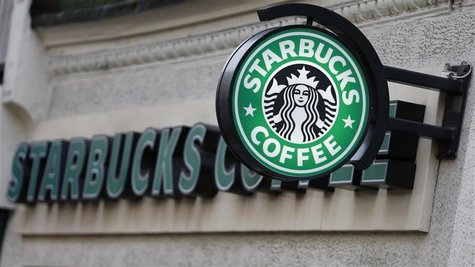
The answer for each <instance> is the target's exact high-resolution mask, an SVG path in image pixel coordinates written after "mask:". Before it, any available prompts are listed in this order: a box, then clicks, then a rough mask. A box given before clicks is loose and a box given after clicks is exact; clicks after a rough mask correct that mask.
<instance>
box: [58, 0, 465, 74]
mask: <svg viewBox="0 0 475 267" xmlns="http://www.w3.org/2000/svg"><path fill="white" fill-rule="evenodd" d="M465 2H468V4H469V3H471V2H473V0H468V1H467V0H466V1H464V3H465ZM462 5H463V4H462ZM328 8H330V9H332V10H333V11H335V12H337V13H339V14H341V15H343V16H345V17H346V18H347V19H349V20H350V21H352V22H353V23H355V24H358V25H359V26H360V27H366V26H370V25H374V24H375V23H381V22H388V21H391V20H399V19H402V18H405V17H413V16H425V15H427V14H431V15H434V14H439V13H441V12H450V10H451V9H452V8H453V6H452V5H451V2H449V1H448V0H360V1H348V2H345V3H342V4H337V5H333V6H329V7H328ZM303 23H304V20H303V19H302V18H286V19H282V20H276V21H270V22H264V23H263V22H256V23H252V24H249V25H245V26H240V27H236V28H232V29H228V30H224V31H219V32H212V33H207V34H203V35H197V36H192V37H186V38H182V39H176V40H172V41H165V42H158V43H150V44H147V45H141V46H133V47H128V48H120V49H111V50H106V51H99V52H91V53H83V54H75V55H61V56H51V57H50V59H49V72H50V73H51V74H53V75H66V74H71V73H76V72H92V71H101V70H108V69H114V68H121V67H127V66H131V65H138V64H145V63H151V62H160V61H166V60H173V59H178V58H183V57H190V56H196V55H202V54H206V53H210V52H213V51H222V50H225V49H232V48H234V47H236V46H237V45H239V43H241V42H242V41H243V40H245V39H246V38H248V37H249V36H251V35H252V34H255V33H257V32H259V31H262V30H264V29H267V28H271V27H277V26H283V25H291V24H303Z"/></svg>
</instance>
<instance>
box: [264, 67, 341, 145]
mask: <svg viewBox="0 0 475 267" xmlns="http://www.w3.org/2000/svg"><path fill="white" fill-rule="evenodd" d="M300 66H302V67H301V68H300V69H297V72H298V76H296V75H295V74H294V73H292V72H290V71H289V70H292V69H295V67H297V68H298V67H300ZM307 69H309V70H307ZM310 70H313V73H315V74H316V75H315V76H311V75H309V73H310ZM289 72H290V77H286V83H285V84H279V83H278V81H277V79H278V78H277V77H275V78H273V79H272V83H271V86H269V88H268V90H266V93H265V94H264V97H263V99H264V110H265V115H266V119H267V121H268V123H269V124H270V126H271V127H272V129H274V131H275V132H277V134H279V135H280V136H281V137H283V138H285V139H286V140H289V141H292V142H294V143H304V142H311V141H313V140H315V139H317V138H318V137H320V136H322V135H323V134H324V133H325V132H326V131H327V130H328V129H329V128H330V127H331V126H332V125H333V122H334V121H335V117H336V113H337V108H338V105H337V101H336V92H335V91H334V87H333V86H332V85H331V84H330V80H329V79H328V78H327V77H326V76H325V75H324V74H323V73H322V72H321V71H319V70H318V69H316V68H313V67H311V66H308V65H301V64H297V65H291V66H290V67H287V68H284V69H283V70H281V71H279V72H277V74H276V75H275V76H285V74H287V73H289ZM308 76H310V77H308ZM317 76H318V77H319V79H316V77H317ZM321 81H323V82H321ZM319 84H324V86H325V88H326V89H323V88H322V89H320V88H318V85H319Z"/></svg>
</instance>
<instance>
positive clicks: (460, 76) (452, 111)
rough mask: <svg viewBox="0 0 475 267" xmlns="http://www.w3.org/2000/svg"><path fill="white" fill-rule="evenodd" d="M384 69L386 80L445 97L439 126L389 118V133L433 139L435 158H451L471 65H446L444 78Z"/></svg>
mask: <svg viewBox="0 0 475 267" xmlns="http://www.w3.org/2000/svg"><path fill="white" fill-rule="evenodd" d="M384 68H385V70H386V79H387V80H388V81H391V82H396V83H401V84H407V85H411V86H416V87H420V88H424V89H430V90H437V91H439V92H441V93H445V94H446V97H445V111H444V117H443V119H442V126H436V125H430V124H424V123H419V122H413V121H408V120H402V119H397V118H389V122H388V128H389V130H392V131H398V132H404V133H411V134H416V135H419V136H422V137H430V138H433V139H435V140H437V141H438V153H437V158H439V159H454V158H455V157H456V156H457V150H458V147H459V142H460V133H461V130H462V123H463V117H464V112H465V104H466V101H467V95H468V88H469V85H470V78H471V75H472V73H471V72H472V66H471V65H470V64H469V63H468V62H462V63H461V64H460V65H456V66H451V65H449V64H446V65H445V68H444V72H445V73H448V74H447V77H446V78H443V77H438V76H434V75H428V74H424V73H418V72H413V71H408V70H403V69H398V68H393V67H388V66H385V67H384Z"/></svg>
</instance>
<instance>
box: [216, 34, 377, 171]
mask: <svg viewBox="0 0 475 267" xmlns="http://www.w3.org/2000/svg"><path fill="white" fill-rule="evenodd" d="M253 38H254V40H252V38H251V39H250V40H252V42H251V43H252V44H251V45H249V46H247V47H246V44H248V43H249V42H250V41H247V42H245V43H244V45H242V46H241V47H240V48H239V49H238V50H236V52H235V54H234V55H233V57H231V59H230V62H228V65H227V66H226V67H227V68H230V67H229V66H230V65H232V64H235V65H234V66H232V68H233V69H234V72H233V73H232V79H229V80H231V82H229V83H228V84H229V90H223V91H225V92H226V93H227V95H224V94H220V92H218V101H219V100H220V99H219V97H222V98H223V100H221V102H219V103H218V110H219V107H220V103H221V106H224V105H223V104H222V103H224V102H225V101H224V100H225V99H224V98H225V97H226V99H228V101H229V102H228V103H229V104H228V105H227V106H226V110H225V112H224V113H223V114H226V115H219V114H218V120H219V121H220V126H221V129H222V132H223V136H224V137H225V139H226V141H227V142H228V144H229V146H230V147H231V149H232V150H233V151H234V152H235V154H236V155H237V156H238V157H239V158H240V159H241V160H242V161H243V162H244V163H247V164H249V165H250V167H251V168H254V169H256V170H257V171H260V172H261V173H264V174H267V173H271V174H275V175H274V176H275V177H298V178H301V179H304V178H314V177H319V176H322V175H326V174H328V173H329V172H331V171H334V170H335V169H336V168H338V167H339V166H341V165H342V164H344V163H346V162H347V161H348V160H349V158H350V157H351V156H352V155H353V154H354V153H355V152H356V151H357V150H358V148H359V145H360V144H361V143H362V140H363V139H364V136H365V134H366V127H367V124H368V117H369V115H368V114H369V103H368V102H369V93H368V87H367V82H366V78H365V75H364V72H363V70H362V68H361V66H360V64H359V63H358V61H357V60H356V57H355V56H354V55H353V54H352V52H351V50H350V49H349V48H348V47H347V46H346V45H344V44H343V43H342V42H340V41H339V40H338V39H337V37H335V36H334V35H332V34H331V33H327V32H324V31H322V30H319V29H316V28H312V27H305V26H298V27H286V28H281V29H274V30H268V31H267V32H264V33H263V34H262V36H256V37H253ZM243 51H244V52H243ZM236 58H239V60H238V61H237V60H236ZM233 60H235V61H233ZM223 81H224V83H226V74H223V78H222V81H221V83H222V84H223ZM224 96H225V97H224ZM228 112H229V115H227V114H228ZM226 116H228V117H227V118H229V119H230V120H231V121H232V122H228V120H229V119H227V118H226ZM223 124H225V125H223ZM223 126H224V127H223ZM229 128H232V130H231V129H229Z"/></svg>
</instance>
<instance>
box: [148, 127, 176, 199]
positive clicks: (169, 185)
mask: <svg viewBox="0 0 475 267" xmlns="http://www.w3.org/2000/svg"><path fill="white" fill-rule="evenodd" d="M181 131H182V129H181V128H173V129H172V131H171V133H170V128H167V129H164V130H163V131H162V132H161V133H160V147H159V149H158V156H157V163H156V165H155V175H154V177H153V187H152V195H153V196H158V195H159V194H160V190H161V186H162V183H163V194H164V195H173V193H174V188H173V179H174V177H173V162H172V156H173V152H174V151H175V147H176V145H177V143H178V139H179V137H180V134H181Z"/></svg>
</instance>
